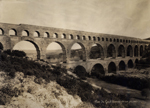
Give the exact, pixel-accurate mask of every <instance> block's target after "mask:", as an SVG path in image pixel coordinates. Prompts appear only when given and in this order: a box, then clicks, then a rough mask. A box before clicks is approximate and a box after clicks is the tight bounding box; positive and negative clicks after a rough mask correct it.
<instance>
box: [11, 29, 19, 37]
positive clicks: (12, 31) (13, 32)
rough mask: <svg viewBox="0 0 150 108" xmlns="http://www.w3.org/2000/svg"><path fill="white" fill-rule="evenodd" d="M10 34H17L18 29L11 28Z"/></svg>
mask: <svg viewBox="0 0 150 108" xmlns="http://www.w3.org/2000/svg"><path fill="white" fill-rule="evenodd" d="M9 35H10V36H17V31H16V30H15V29H11V30H9Z"/></svg>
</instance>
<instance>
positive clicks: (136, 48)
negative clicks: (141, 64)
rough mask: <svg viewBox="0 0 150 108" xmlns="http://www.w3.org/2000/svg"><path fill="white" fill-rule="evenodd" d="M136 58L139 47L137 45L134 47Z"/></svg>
mask: <svg viewBox="0 0 150 108" xmlns="http://www.w3.org/2000/svg"><path fill="white" fill-rule="evenodd" d="M134 56H135V57H137V56H138V46H137V45H136V46H135V47H134Z"/></svg>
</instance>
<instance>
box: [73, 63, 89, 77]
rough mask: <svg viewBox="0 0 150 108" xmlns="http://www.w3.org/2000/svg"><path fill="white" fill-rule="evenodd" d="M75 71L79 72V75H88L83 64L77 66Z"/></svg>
mask: <svg viewBox="0 0 150 108" xmlns="http://www.w3.org/2000/svg"><path fill="white" fill-rule="evenodd" d="M73 73H75V74H77V75H78V76H79V77H85V76H87V72H86V69H85V68H84V67H83V66H81V65H78V66H76V67H75V69H74V71H73Z"/></svg>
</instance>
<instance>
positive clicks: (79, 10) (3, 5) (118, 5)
mask: <svg viewBox="0 0 150 108" xmlns="http://www.w3.org/2000/svg"><path fill="white" fill-rule="evenodd" d="M0 22H4V23H14V24H20V23H23V24H31V25H32V24H33V25H40V26H47V27H56V28H65V29H73V30H82V31H89V32H98V33H108V34H118V35H125V36H131V37H138V38H148V37H150V36H149V35H150V30H149V29H150V0H0Z"/></svg>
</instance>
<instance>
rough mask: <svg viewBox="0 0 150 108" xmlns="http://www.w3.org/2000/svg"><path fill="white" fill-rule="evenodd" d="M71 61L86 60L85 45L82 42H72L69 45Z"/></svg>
mask: <svg viewBox="0 0 150 108" xmlns="http://www.w3.org/2000/svg"><path fill="white" fill-rule="evenodd" d="M70 60H71V61H79V60H84V61H85V60H86V52H85V47H84V45H83V44H82V43H74V44H73V45H72V47H71V54H70Z"/></svg>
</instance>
